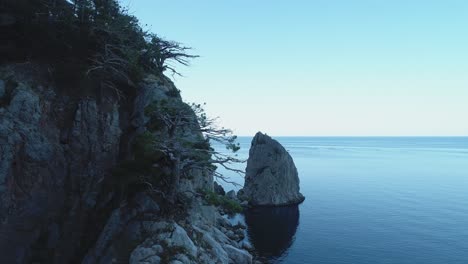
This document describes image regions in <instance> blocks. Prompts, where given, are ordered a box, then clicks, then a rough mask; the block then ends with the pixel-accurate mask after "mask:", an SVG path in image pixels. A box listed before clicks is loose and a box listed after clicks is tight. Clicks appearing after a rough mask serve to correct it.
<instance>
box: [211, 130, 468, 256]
mask: <svg viewBox="0 0 468 264" xmlns="http://www.w3.org/2000/svg"><path fill="white" fill-rule="evenodd" d="M273 138H274V139H276V140H277V141H279V142H280V143H281V144H282V145H283V146H284V147H285V148H286V150H288V152H289V153H290V155H291V156H292V157H293V159H294V162H295V164H296V167H297V169H298V172H299V178H300V190H301V193H302V194H303V195H304V196H305V197H306V199H305V201H304V202H303V203H302V204H300V205H298V206H289V207H278V208H257V209H253V210H248V211H246V212H245V213H243V214H241V215H237V216H234V218H235V219H237V220H238V221H242V222H244V223H246V225H247V227H248V228H247V230H248V231H247V239H248V240H249V241H250V243H251V244H252V245H253V246H254V248H255V251H256V254H257V255H258V257H259V260H261V261H263V262H265V263H288V264H304V263H305V264H308V263H310V264H419V263H420V264H467V263H468V137H273ZM251 140H252V138H251V137H240V138H239V140H238V142H239V143H240V145H241V150H240V151H239V152H238V153H237V155H238V156H237V157H238V158H239V159H243V160H246V159H247V158H248V151H249V147H250V143H251ZM218 147H219V146H218ZM245 166H246V163H241V164H237V165H236V167H237V168H241V169H245ZM220 172H222V173H223V174H224V175H225V176H228V177H230V179H231V180H233V181H235V182H237V183H239V184H241V185H242V184H243V181H244V180H243V177H242V176H240V175H237V174H236V173H233V172H230V171H226V170H221V169H220ZM220 183H221V184H222V185H223V186H224V188H225V189H226V190H230V189H234V190H238V189H239V187H238V186H233V185H231V184H227V183H223V182H222V181H220Z"/></svg>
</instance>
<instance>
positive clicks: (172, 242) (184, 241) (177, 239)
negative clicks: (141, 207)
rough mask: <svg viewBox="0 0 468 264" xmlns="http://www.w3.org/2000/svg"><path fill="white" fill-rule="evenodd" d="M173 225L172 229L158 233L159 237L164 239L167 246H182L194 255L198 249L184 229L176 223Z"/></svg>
mask: <svg viewBox="0 0 468 264" xmlns="http://www.w3.org/2000/svg"><path fill="white" fill-rule="evenodd" d="M173 226H174V230H172V232H170V233H163V234H161V235H159V239H160V240H163V241H165V242H166V245H168V246H169V247H183V248H185V249H186V250H187V252H188V253H190V255H192V256H196V255H197V252H198V249H197V247H196V246H195V245H194V244H193V241H192V240H191V239H190V237H189V236H188V235H187V232H186V231H185V229H183V228H182V227H181V226H179V225H178V224H174V225H173Z"/></svg>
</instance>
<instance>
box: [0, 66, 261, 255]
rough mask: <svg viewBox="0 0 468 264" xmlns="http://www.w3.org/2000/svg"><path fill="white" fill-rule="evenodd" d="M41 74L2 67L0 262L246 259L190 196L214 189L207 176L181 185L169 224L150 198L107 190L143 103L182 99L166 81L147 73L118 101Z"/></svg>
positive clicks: (38, 69)
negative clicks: (179, 204) (182, 200)
mask: <svg viewBox="0 0 468 264" xmlns="http://www.w3.org/2000/svg"><path fill="white" fill-rule="evenodd" d="M49 75H50V72H49V70H48V67H47V66H46V65H35V64H32V63H27V64H22V65H13V64H12V65H6V66H5V65H4V66H0V252H1V254H0V263H89V264H91V263H128V262H130V263H160V262H161V263H213V262H212V260H215V262H216V263H235V261H237V260H239V259H243V261H245V262H243V263H249V260H251V258H252V257H251V255H250V254H249V253H248V252H247V251H245V250H240V251H235V250H233V249H232V248H231V246H232V247H234V248H240V247H241V245H240V244H239V243H238V241H235V240H233V239H231V238H229V237H228V236H227V235H226V234H225V233H223V232H222V231H220V230H219V229H218V227H219V226H218V224H217V223H218V221H217V218H219V217H220V216H219V214H218V213H217V211H216V210H215V208H214V207H213V206H208V205H204V204H203V201H202V200H201V198H200V197H198V196H196V195H193V194H194V193H196V190H198V189H208V190H212V188H213V176H212V174H210V173H209V172H207V171H203V170H193V171H192V172H191V175H189V176H190V177H187V178H184V179H182V180H181V181H182V182H181V184H180V192H183V193H187V196H188V200H189V201H190V202H188V206H187V208H182V209H181V212H180V214H178V216H177V217H173V218H168V217H167V216H165V215H164V214H163V213H162V211H163V209H162V208H163V204H161V203H160V201H159V200H157V199H155V198H154V197H153V195H152V194H151V193H150V192H147V191H145V190H139V191H138V192H136V193H133V194H132V195H131V196H130V195H129V196H128V197H126V198H125V199H119V197H120V194H119V193H118V192H117V191H116V190H114V189H113V187H112V184H115V182H114V181H115V180H113V173H112V171H113V169H114V168H115V167H116V166H117V165H118V164H119V162H121V161H122V160H124V159H126V158H127V157H129V156H132V148H131V147H130V146H131V145H132V140H133V139H134V138H135V136H136V135H138V133H141V132H143V131H144V130H145V125H146V123H147V122H148V120H147V118H146V117H145V114H144V109H145V107H146V106H148V104H150V103H151V102H152V101H154V100H163V99H164V100H175V101H178V102H180V103H181V104H182V103H183V102H182V100H181V98H180V96H179V95H178V92H177V89H176V88H175V86H174V85H173V84H172V82H171V81H170V80H169V79H167V78H164V77H156V76H151V75H150V76H147V78H145V79H144V80H143V81H142V82H141V83H140V84H139V85H138V87H135V90H136V95H135V96H134V97H132V98H126V99H125V100H118V98H116V97H114V96H111V95H103V94H101V95H99V96H96V95H93V96H91V95H85V94H86V93H82V94H80V93H78V92H77V91H73V90H67V87H62V86H61V87H57V86H56V84H55V83H54V82H52V81H50V76H49ZM187 130H190V128H187ZM188 132H190V131H188ZM188 194H190V195H188ZM226 232H227V230H226ZM228 246H229V247H228ZM195 260H197V261H195ZM165 261H167V262H165Z"/></svg>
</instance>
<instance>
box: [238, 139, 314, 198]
mask: <svg viewBox="0 0 468 264" xmlns="http://www.w3.org/2000/svg"><path fill="white" fill-rule="evenodd" d="M242 192H243V193H242V196H243V198H244V199H246V200H248V201H249V204H250V205H252V206H262V205H263V206H280V205H289V204H297V203H301V202H302V201H304V199H305V198H304V196H303V195H302V194H301V193H300V192H299V177H298V174H297V169H296V166H295V165H294V161H293V159H292V157H291V156H290V155H289V153H288V152H287V151H286V149H285V148H284V147H283V146H282V145H281V144H280V143H279V142H278V141H276V140H274V139H272V138H271V137H269V136H268V135H266V134H262V133H261V132H258V133H257V134H256V135H255V137H254V138H253V140H252V144H251V146H250V151H249V159H248V160H247V169H246V175H245V183H244V189H243V191H242Z"/></svg>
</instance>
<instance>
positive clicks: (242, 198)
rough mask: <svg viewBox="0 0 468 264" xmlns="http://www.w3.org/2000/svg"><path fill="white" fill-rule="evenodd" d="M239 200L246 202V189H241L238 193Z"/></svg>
mask: <svg viewBox="0 0 468 264" xmlns="http://www.w3.org/2000/svg"><path fill="white" fill-rule="evenodd" d="M237 199H239V200H241V201H246V200H247V196H245V192H244V189H240V190H239V191H237Z"/></svg>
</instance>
